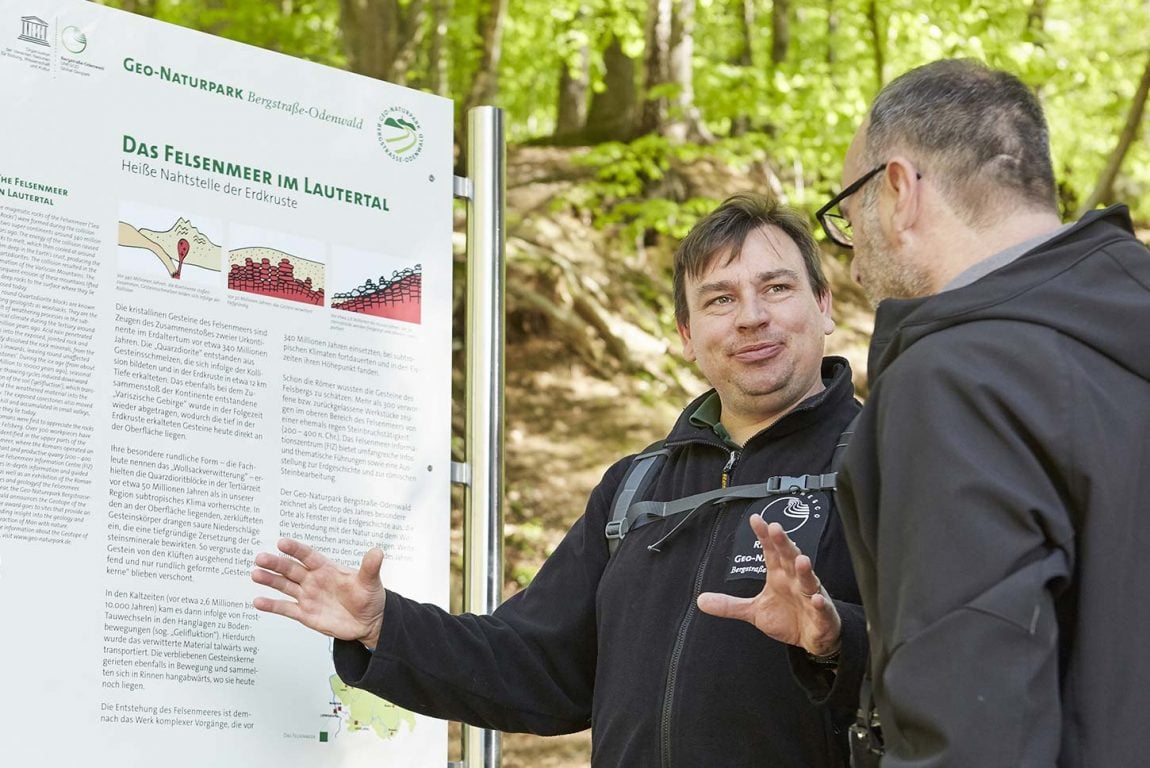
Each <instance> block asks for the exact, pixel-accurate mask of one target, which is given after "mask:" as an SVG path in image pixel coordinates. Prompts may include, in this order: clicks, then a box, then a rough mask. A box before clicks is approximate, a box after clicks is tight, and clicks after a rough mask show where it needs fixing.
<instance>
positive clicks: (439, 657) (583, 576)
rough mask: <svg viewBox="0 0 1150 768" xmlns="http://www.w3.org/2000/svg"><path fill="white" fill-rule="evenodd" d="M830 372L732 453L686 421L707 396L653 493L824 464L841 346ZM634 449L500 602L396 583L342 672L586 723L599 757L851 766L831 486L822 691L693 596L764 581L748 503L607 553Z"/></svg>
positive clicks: (625, 761)
mask: <svg viewBox="0 0 1150 768" xmlns="http://www.w3.org/2000/svg"><path fill="white" fill-rule="evenodd" d="M823 376H824V380H825V383H826V385H827V389H826V390H824V391H823V392H821V393H819V394H817V395H815V396H813V397H812V398H810V399H808V400H807V401H805V402H804V403H802V404H800V405H799V407H798V408H797V409H796V410H795V411H793V412H791V413H790V414H788V415H787V416H785V417H784V418H782V419H780V420H779V421H778V422H776V423H775V424H774V425H772V426H771V427H770V428H768V429H766V430H764V431H763V432H761V433H760V434H758V435H756V436H755V437H753V438H752V439H751V440H749V441H748V442H747V444H746V446H745V449H744V450H743V451H741V452H738V453H737V454H736V455H734V457H732V452H731V451H730V450H728V448H726V447H725V446H724V444H723V442H722V441H721V440H719V439H718V438H717V437H716V436H715V434H714V432H713V431H712V430H711V429H709V428H706V427H698V426H694V425H692V424H691V423H690V422H689V420H688V415H689V414H690V413H692V412H693V411H694V409H695V408H696V407H697V406H698V404H699V403H700V402H701V400H702V398H700V399H699V400H696V401H695V402H694V403H692V405H691V406H690V407H688V408H687V410H686V411H685V412H684V415H683V416H682V417H681V418H680V419H679V421H678V423H677V424H676V425H675V427H674V429H673V430H672V432H671V434H670V436H669V439H668V441H667V445H668V446H670V447H672V449H673V450H672V452H671V455H670V457H669V458H668V460H667V461H666V463H665V464H664V466H663V468H662V469H661V471H660V472H659V475H658V477H657V478H656V479H655V484H654V486H653V489H652V491H651V492H650V493H649V494H648V498H650V499H653V500H671V499H677V498H681V497H683V496H688V495H690V494H694V493H700V492H703V491H708V490H713V489H715V488H719V487H720V484H721V482H722V477H723V472H724V467H726V466H728V465H729V464H730V465H731V466H730V469H729V470H728V475H729V479H730V484H743V483H752V482H762V481H764V480H765V479H766V478H768V477H770V476H773V475H780V474H781V475H799V474H810V473H820V472H827V471H829V465H830V462H831V457H832V454H833V453H834V448H835V444H836V442H837V440H838V438H839V436H840V433H841V432H842V430H843V429H844V427H845V426H846V425H847V424H848V423H849V422H850V420H851V419H852V418H853V417H854V415H855V413H856V412H857V410H858V405H857V403H856V402H855V400H854V397H853V390H852V387H851V376H850V369H849V367H848V366H847V364H846V361H845V360H841V359H838V358H827V359H826V360H825V361H824V364H823ZM629 462H630V458H627V459H624V460H622V461H620V462H618V463H616V464H615V465H613V466H612V467H611V468H610V469H609V470H608V471H607V473H606V475H605V476H604V478H603V480H602V482H601V483H600V484H599V486H598V487H597V488H596V489H595V490H594V492H593V493H592V495H591V498H590V500H589V502H588V505H587V511H586V513H585V514H584V516H583V517H582V518H580V519H579V520H578V521H577V522H576V523H575V525H574V526H573V527H572V528H571V530H570V531H569V532H568V533H567V535H566V536H565V538H564V539H563V541H562V542H561V543H560V545H559V546H558V548H557V549H556V550H555V552H554V554H552V555H551V557H549V558H548V559H547V561H546V563H545V564H544V565H543V567H542V568H541V569H540V571H539V573H538V575H537V576H536V577H535V579H534V581H532V582H531V584H530V586H528V587H527V588H526V589H524V590H523V591H522V592H520V593H518V594H516V595H515V596H514V597H512V598H510V599H509V600H507V601H506V602H505V603H504V604H503V605H502V606H500V607H499V608H498V609H497V610H496V611H495V613H494V614H493V615H491V616H474V615H463V616H451V615H449V614H447V613H444V612H443V611H441V610H440V609H438V608H435V607H431V606H427V605H423V604H418V603H415V602H412V601H410V600H407V599H405V598H403V597H401V596H399V595H397V594H395V593H390V592H389V594H388V598H387V604H386V608H385V611H384V621H383V632H382V635H381V637H380V640H379V647H378V648H377V649H376V651H375V653H374V654H371V653H369V652H368V651H367V650H365V649H364V648H363V647H362V646H361V645H359V644H358V643H346V642H337V643H336V646H335V662H336V669H337V671H338V673H339V675H340V677H341V678H343V680H344V681H345V682H347V683H348V684H349V685H353V686H356V687H360V688H364V689H367V690H369V691H372V692H374V693H376V694H378V695H380V696H382V697H384V698H386V699H389V700H390V701H393V702H395V703H396V704H397V705H399V706H402V707H405V708H408V709H411V710H413V711H416V712H420V713H424V714H429V715H433V716H436V717H441V718H448V719H455V720H461V721H464V722H468V723H472V724H475V725H479V726H483V727H488V728H494V729H499V730H504V731H527V732H532V733H539V734H557V733H567V732H573V731H579V730H582V729H584V728H587V727H591V728H592V743H593V748H592V751H593V755H592V764H593V765H594V766H596V767H597V768H606V767H607V766H620V767H623V766H626V768H635V767H636V766H664V767H665V768H671V767H672V766H674V767H676V768H700V766H723V767H724V768H731V767H735V766H764V767H765V766H770V767H771V768H822V767H823V766H835V767H836V768H841V767H842V766H844V765H846V763H847V758H846V757H845V751H846V736H845V726H846V725H847V724H848V722H849V720H850V719H851V717H852V715H853V713H854V710H855V705H856V703H857V686H858V681H859V679H860V677H861V669H862V666H863V664H864V662H863V658H864V656H865V625H864V622H863V619H862V615H861V609H860V608H859V606H858V605H857V603H858V595H857V591H856V587H855V582H854V578H853V576H852V574H851V570H850V567H849V556H848V553H847V549H846V543H845V541H844V538H843V535H842V529H841V526H840V524H839V520H838V516H837V514H835V512H834V509H833V506H832V504H831V499H830V498H829V494H826V493H818V494H814V495H813V497H812V498H808V499H806V501H807V502H809V503H808V504H807V505H806V506H805V507H802V508H803V509H806V510H808V511H809V510H813V512H811V514H820V515H821V514H826V515H828V518H827V524H826V528H825V531H824V533H823V535H822V538H821V543H820V544H819V546H818V551H817V558H816V563H815V565H816V569H817V572H818V575H819V576H820V578H821V579H822V583H823V584H824V585H825V586H826V588H827V590H828V591H829V592H830V594H831V595H832V597H834V598H835V599H836V601H837V605H838V608H839V611H840V613H841V614H842V616H843V624H844V629H843V661H842V666H841V668H840V672H839V675H838V677H837V679H836V683H835V684H834V686H833V687H832V688H830V689H825V688H824V690H822V691H818V685H817V683H815V682H811V681H808V683H809V684H810V686H811V688H812V689H815V691H816V693H814V694H812V695H811V696H809V695H808V694H807V693H806V692H805V690H804V688H803V687H802V686H800V684H799V683H798V682H796V675H799V676H800V677H801V676H804V675H805V674H806V673H807V672H808V671H809V667H807V666H806V665H804V664H802V663H801V659H802V654H801V653H799V652H793V651H789V650H788V647H787V646H785V645H782V644H780V643H777V642H775V641H773V640H771V639H769V638H767V637H766V636H764V635H762V634H761V633H760V632H759V631H758V630H757V629H755V628H754V627H752V626H751V625H749V624H746V623H744V622H741V621H733V620H723V619H717V618H714V617H711V616H707V615H705V614H701V613H700V612H699V611H698V609H697V608H696V607H695V597H696V596H697V595H698V594H699V593H700V592H701V591H722V592H727V593H730V594H736V595H741V596H752V595H755V594H757V593H758V592H759V591H760V590H761V588H762V580H763V577H762V575H761V574H760V575H750V576H748V575H747V574H746V573H745V570H746V569H745V568H743V570H741V571H740V570H738V567H737V566H736V565H735V557H736V555H737V554H738V553H739V552H742V553H743V556H744V557H745V556H746V553H747V552H750V551H753V550H752V549H750V548H752V547H753V542H752V541H751V539H753V534H751V533H750V528H749V525H748V523H747V517H746V515H747V514H749V513H747V512H745V511H744V510H743V508H742V507H739V508H737V509H734V508H732V509H724V510H722V511H717V510H715V509H713V508H712V509H709V510H707V511H703V512H700V513H698V514H696V515H693V516H691V518H690V519H689V520H687V521H686V522H685V523H683V525H681V526H680V527H679V529H678V530H677V531H676V532H675V533H674V534H673V535H671V536H670V537H669V538H668V539H667V540H666V541H664V542H663V543H662V544H661V545H660V550H661V551H659V552H653V551H649V550H648V549H647V547H648V545H649V544H652V543H653V542H655V541H656V540H657V539H659V538H661V537H663V536H664V535H665V534H667V533H668V531H669V530H670V529H671V528H673V527H674V526H675V524H676V523H678V522H679V519H673V520H667V521H662V520H661V521H658V522H653V523H651V524H649V525H646V526H644V527H642V528H638V529H636V530H634V531H632V532H631V533H629V534H628V535H627V537H626V538H625V539H624V541H623V542H622V545H621V546H620V547H619V549H618V551H617V552H616V553H615V554H614V555H613V556H611V557H609V556H608V548H607V539H606V537H605V535H604V529H605V527H606V524H607V521H608V516H609V513H610V509H611V506H612V499H613V497H614V496H615V491H616V487H617V486H618V484H619V483H620V482H621V479H622V477H623V475H624V474H625V472H626V469H627V466H628V464H629ZM556 471H560V470H559V468H557V470H556ZM741 531H745V533H743V534H742V537H743V538H742V539H740V532H741ZM739 562H740V563H745V562H746V561H739ZM732 571H737V572H736V576H735V577H731V573H732ZM792 656H793V658H794V664H795V673H792V665H791V658H792ZM804 679H805V678H804ZM812 697H813V698H816V699H820V700H821V701H822V702H824V703H825V705H822V704H816V703H813V702H812Z"/></svg>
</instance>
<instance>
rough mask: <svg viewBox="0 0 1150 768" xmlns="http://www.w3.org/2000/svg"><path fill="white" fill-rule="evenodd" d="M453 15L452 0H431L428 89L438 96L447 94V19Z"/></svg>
mask: <svg viewBox="0 0 1150 768" xmlns="http://www.w3.org/2000/svg"><path fill="white" fill-rule="evenodd" d="M450 17H451V0H432V2H431V45H430V47H429V48H428V51H427V90H429V91H431V92H432V93H434V94H435V95H436V96H446V95H447V55H446V53H445V51H446V50H447V20H448V19H449V18H450Z"/></svg>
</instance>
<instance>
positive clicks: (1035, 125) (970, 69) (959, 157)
mask: <svg viewBox="0 0 1150 768" xmlns="http://www.w3.org/2000/svg"><path fill="white" fill-rule="evenodd" d="M900 150H902V151H906V152H907V153H909V154H911V155H912V160H914V161H915V162H916V163H918V164H920V170H921V171H922V173H923V175H924V176H927V175H929V177H930V179H931V182H932V183H934V184H936V185H937V186H938V187H939V189H940V190H942V192H943V194H944V196H945V197H946V199H947V200H948V201H949V202H950V203H951V204H952V205H953V206H954V207H955V210H956V211H957V212H958V213H959V214H960V215H962V216H964V217H965V218H966V219H967V221H968V222H969V223H971V224H972V225H975V226H977V225H982V224H986V223H988V222H992V221H995V220H997V219H998V218H1000V217H1001V216H1002V215H1004V214H1008V213H1010V211H1011V210H1013V209H1016V208H1017V207H1019V206H1020V205H1021V206H1022V207H1025V208H1028V209H1038V210H1053V209H1055V208H1056V192H1055V185H1054V170H1053V167H1052V163H1051V160H1050V133H1049V130H1048V129H1047V127H1046V118H1045V117H1044V116H1043V113H1042V105H1041V104H1039V102H1038V99H1037V97H1035V95H1034V93H1032V92H1031V91H1030V89H1028V88H1027V87H1026V86H1025V85H1024V84H1023V83H1022V81H1021V80H1019V79H1018V78H1017V77H1015V76H1014V75H1012V74H1010V73H1008V72H1002V71H1000V70H995V69H991V68H989V67H987V66H986V65H985V64H982V63H980V62H977V61H974V60H971V59H944V60H941V61H935V62H932V63H930V64H925V65H923V66H921V67H918V68H916V69H912V70H910V71H909V72H907V73H905V74H903V75H901V76H900V77H898V78H897V79H895V80H894V81H892V82H891V83H890V84H888V85H887V86H886V87H885V88H883V89H882V92H880V93H879V95H878V97H877V98H876V99H875V101H874V104H873V105H872V106H871V111H870V125H869V127H868V129H867V138H866V151H865V154H866V156H867V165H868V166H869V165H872V164H874V165H877V164H878V163H881V162H884V161H886V160H888V159H890V155H891V154H893V153H895V152H897V151H900Z"/></svg>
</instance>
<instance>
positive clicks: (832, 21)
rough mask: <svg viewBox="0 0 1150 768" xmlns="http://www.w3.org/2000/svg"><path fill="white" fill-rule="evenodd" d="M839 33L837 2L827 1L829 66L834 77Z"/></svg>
mask: <svg viewBox="0 0 1150 768" xmlns="http://www.w3.org/2000/svg"><path fill="white" fill-rule="evenodd" d="M838 31H839V14H838V11H837V10H835V0H827V66H828V68H829V69H830V71H831V76H832V78H833V76H834V65H835V33H837V32H838Z"/></svg>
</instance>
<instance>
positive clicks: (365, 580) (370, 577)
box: [356, 547, 383, 587]
mask: <svg viewBox="0 0 1150 768" xmlns="http://www.w3.org/2000/svg"><path fill="white" fill-rule="evenodd" d="M382 567H383V550H382V549H380V548H379V547H372V548H371V549H369V550H368V551H367V552H366V553H365V554H364V556H363V561H362V562H361V563H360V564H359V573H357V574H356V579H357V580H358V581H359V583H360V584H362V585H363V586H365V587H374V586H376V585H377V584H379V583H380V580H379V569H380V568H382Z"/></svg>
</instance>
